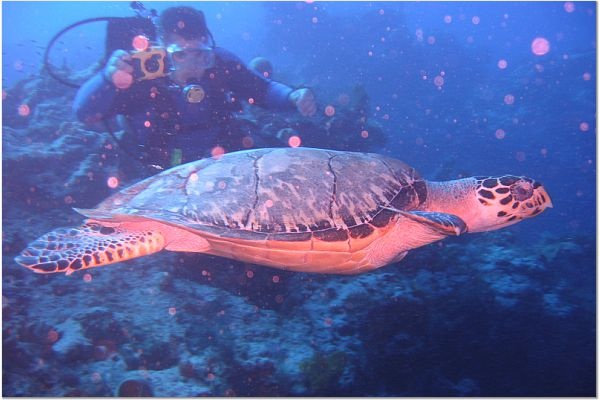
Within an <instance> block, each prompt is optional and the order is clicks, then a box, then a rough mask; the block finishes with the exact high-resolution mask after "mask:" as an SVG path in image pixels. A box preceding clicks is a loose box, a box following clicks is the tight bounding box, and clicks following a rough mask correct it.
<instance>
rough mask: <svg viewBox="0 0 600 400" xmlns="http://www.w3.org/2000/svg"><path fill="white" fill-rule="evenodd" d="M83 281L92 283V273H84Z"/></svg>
mask: <svg viewBox="0 0 600 400" xmlns="http://www.w3.org/2000/svg"><path fill="white" fill-rule="evenodd" d="M83 281H84V282H86V283H90V282H91V281H92V275H91V274H85V275H83Z"/></svg>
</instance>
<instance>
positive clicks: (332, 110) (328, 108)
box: [325, 105, 335, 117]
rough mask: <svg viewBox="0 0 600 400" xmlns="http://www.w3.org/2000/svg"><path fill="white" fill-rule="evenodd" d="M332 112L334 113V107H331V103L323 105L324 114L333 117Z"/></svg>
mask: <svg viewBox="0 0 600 400" xmlns="http://www.w3.org/2000/svg"><path fill="white" fill-rule="evenodd" d="M334 114H335V107H333V106H332V105H329V106H327V107H325V115H327V116H328V117H333V115H334Z"/></svg>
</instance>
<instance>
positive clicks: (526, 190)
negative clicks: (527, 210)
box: [510, 180, 533, 201]
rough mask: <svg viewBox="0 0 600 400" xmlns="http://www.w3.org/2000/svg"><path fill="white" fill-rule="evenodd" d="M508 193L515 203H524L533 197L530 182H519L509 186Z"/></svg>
mask: <svg viewBox="0 0 600 400" xmlns="http://www.w3.org/2000/svg"><path fill="white" fill-rule="evenodd" d="M510 192H511V194H512V195H513V197H514V198H515V200H517V201H524V200H528V199H529V198H531V196H532V195H533V185H532V184H531V182H527V181H524V180H520V181H518V182H516V183H515V184H514V185H512V186H511V188H510Z"/></svg>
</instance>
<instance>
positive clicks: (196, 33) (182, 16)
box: [159, 7, 210, 40]
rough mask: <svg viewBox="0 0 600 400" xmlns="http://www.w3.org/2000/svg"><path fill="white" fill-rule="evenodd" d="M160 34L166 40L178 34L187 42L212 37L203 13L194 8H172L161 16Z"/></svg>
mask: <svg viewBox="0 0 600 400" xmlns="http://www.w3.org/2000/svg"><path fill="white" fill-rule="evenodd" d="M159 34H160V37H161V38H163V39H164V38H165V37H166V36H167V35H169V34H177V35H179V36H182V37H183V38H184V39H185V40H193V39H200V38H202V37H208V36H210V33H209V31H208V27H207V26H206V19H205V18H204V13H203V12H202V11H199V10H196V9H195V8H192V7H170V8H167V9H166V10H165V11H163V12H162V13H161V14H160V27H159Z"/></svg>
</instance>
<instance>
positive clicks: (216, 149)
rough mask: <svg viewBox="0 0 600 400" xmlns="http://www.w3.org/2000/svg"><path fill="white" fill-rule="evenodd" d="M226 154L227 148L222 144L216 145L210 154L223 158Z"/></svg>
mask: <svg viewBox="0 0 600 400" xmlns="http://www.w3.org/2000/svg"><path fill="white" fill-rule="evenodd" d="M223 154H225V149H224V148H223V147H221V146H215V147H213V148H212V149H211V150H210V155H211V156H212V157H214V158H221V156H222V155H223Z"/></svg>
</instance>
